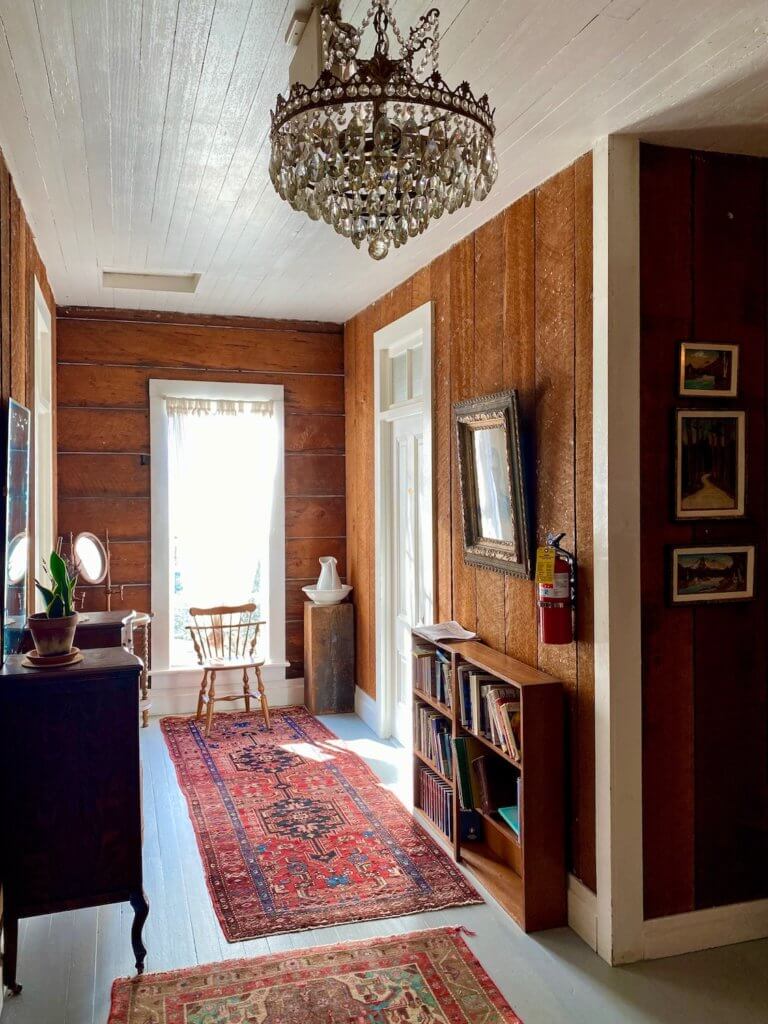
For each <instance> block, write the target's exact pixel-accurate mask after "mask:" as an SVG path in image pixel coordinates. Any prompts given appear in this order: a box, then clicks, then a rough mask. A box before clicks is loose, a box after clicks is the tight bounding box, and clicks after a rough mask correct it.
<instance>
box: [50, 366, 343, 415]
mask: <svg viewBox="0 0 768 1024" xmlns="http://www.w3.org/2000/svg"><path fill="white" fill-rule="evenodd" d="M178 376H179V371H178V370H176V369H166V368H164V367H144V366H115V365H111V364H108V363H105V364H103V365H102V364H83V363H61V362H60V363H59V366H58V392H59V404H60V405H62V406H64V405H82V406H88V407H89V408H97V407H99V406H106V407H111V408H115V407H123V406H128V407H133V408H142V407H144V406H146V404H147V396H148V394H149V383H148V382H149V381H150V379H154V380H175V379H176V378H177V377H178ZM209 376H210V374H209V372H208V371H206V370H191V369H189V367H185V368H184V379H185V380H205V379H206V378H207V377H209ZM216 380H220V381H225V382H227V383H235V384H282V385H283V387H284V389H285V391H284V399H285V411H286V413H292V412H307V413H311V414H318V413H338V414H343V412H344V383H343V379H342V378H341V377H332V376H321V375H314V374H304V373H295V374H282V373H255V372H251V373H247V372H236V371H232V370H227V371H225V370H220V371H218V372H217V374H216Z"/></svg>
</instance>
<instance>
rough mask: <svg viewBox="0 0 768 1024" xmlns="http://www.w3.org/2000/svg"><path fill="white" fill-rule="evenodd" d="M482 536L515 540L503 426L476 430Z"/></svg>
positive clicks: (477, 475)
mask: <svg viewBox="0 0 768 1024" xmlns="http://www.w3.org/2000/svg"><path fill="white" fill-rule="evenodd" d="M472 434H473V438H472V441H473V452H474V457H475V479H476V480H477V503H478V520H479V526H480V536H481V537H484V538H487V539H488V540H503V541H508V542H510V543H511V542H513V541H514V540H515V527H514V521H513V519H512V494H511V492H510V488H509V469H508V465H507V436H506V431H505V430H504V428H503V427H502V426H494V427H489V428H484V429H479V430H473V431H472Z"/></svg>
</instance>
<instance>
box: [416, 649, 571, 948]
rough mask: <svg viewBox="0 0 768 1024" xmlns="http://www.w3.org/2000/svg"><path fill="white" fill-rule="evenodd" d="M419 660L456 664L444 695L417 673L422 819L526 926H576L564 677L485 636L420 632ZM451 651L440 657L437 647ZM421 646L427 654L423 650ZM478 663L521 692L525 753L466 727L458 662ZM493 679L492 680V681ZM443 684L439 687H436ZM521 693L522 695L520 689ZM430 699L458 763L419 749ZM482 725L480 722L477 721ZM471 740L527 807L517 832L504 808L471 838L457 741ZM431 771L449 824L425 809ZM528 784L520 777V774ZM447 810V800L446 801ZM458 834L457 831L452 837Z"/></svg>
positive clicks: (513, 797)
mask: <svg viewBox="0 0 768 1024" xmlns="http://www.w3.org/2000/svg"><path fill="white" fill-rule="evenodd" d="M413 646H414V652H415V653H414V661H415V660H416V658H417V657H420V658H425V659H431V664H432V665H434V663H435V660H436V659H438V658H443V659H445V660H446V662H447V665H448V668H447V670H446V674H447V679H446V678H445V677H444V684H443V685H444V686H445V687H447V688H449V691H447V692H446V693H445V694H443V696H445V697H446V700H440V699H438V697H437V696H435V695H434V693H428V692H426V689H422V688H419V686H418V685H417V679H418V678H422V679H423V672H424V669H423V668H422V669H421V673H422V674H421V676H419V673H417V672H414V687H413V706H414V719H415V721H414V754H413V767H414V773H413V777H414V810H415V813H416V814H417V816H418V817H419V819H420V820H423V821H425V822H426V823H427V825H428V827H429V828H430V829H431V830H432V832H433V834H436V835H437V836H438V837H439V838H440V839H442V841H443V842H445V843H446V844H448V845H449V846H450V847H451V850H452V852H453V855H454V858H455V859H456V860H457V861H459V862H461V863H462V864H464V866H466V867H467V868H469V870H470V871H471V872H472V873H473V874H474V875H475V876H476V878H477V880H478V882H479V883H480V884H481V885H482V886H483V887H484V888H485V889H487V890H488V892H490V894H491V895H492V896H493V897H494V898H495V899H496V900H497V901H498V902H499V903H500V904H501V905H502V906H503V907H504V908H505V910H506V911H507V912H508V913H509V914H510V915H511V916H512V917H513V918H514V919H515V921H516V922H517V923H518V924H519V925H520V927H521V928H523V930H524V931H526V932H531V931H538V930H540V929H543V928H554V927H557V926H559V925H563V924H566V923H567V908H566V866H565V760H564V754H565V751H564V733H563V729H564V693H563V687H562V683H561V682H559V681H558V680H557V679H554V678H553V677H552V676H548V675H546V674H545V673H544V672H539V671H538V670H536V669H534V668H531V667H530V666H529V665H525V664H523V663H522V662H520V661H516V660H515V659H514V658H509V657H507V656H506V655H504V654H500V653H499V652H498V651H494V650H493V649H492V648H490V647H486V645H485V644H482V643H479V642H478V641H474V640H471V641H468V642H465V643H455V642H451V643H447V642H446V643H437V644H433V643H429V642H428V641H426V640H424V639H423V638H422V637H420V636H418V635H417V634H414V636H413ZM438 651H440V652H442V653H441V654H440V655H438V654H437V652H438ZM416 652H422V653H420V654H419V653H416ZM462 664H467V665H469V666H471V669H470V671H474V670H477V671H478V672H480V673H482V674H483V675H485V676H492V677H494V683H495V682H496V681H498V683H499V684H500V685H506V686H510V687H513V688H514V689H516V690H517V691H519V694H520V697H519V700H520V730H519V732H520V737H519V738H520V756H519V759H518V758H516V757H515V756H513V753H511V752H507V751H505V750H503V749H502V747H501V746H498V745H497V744H496V743H494V742H493V741H492V739H491V738H490V737H489V736H485V735H482V734H481V733H480V732H479V730H475V729H469V728H467V727H466V726H464V725H463V724H462V716H461V711H460V708H461V702H460V694H459V673H458V671H457V670H458V668H459V666H460V665H462ZM491 685H493V684H491ZM434 689H436V688H434ZM513 699H515V700H516V699H517V698H516V696H515V697H514V698H513ZM423 706H426V707H427V708H428V709H431V711H430V712H427V714H430V713H431V712H436V713H437V714H439V715H440V716H442V718H444V719H445V720H446V723H445V725H443V724H442V723H440V727H442V728H444V729H445V731H446V733H447V734H449V735H450V738H451V742H450V750H451V755H452V765H451V768H450V770H446V768H447V766H446V765H445V764H443V765H442V766H438V764H437V763H436V760H435V758H434V757H430V756H428V754H427V753H426V752H425V751H423V750H421V749H418V739H419V730H418V729H417V728H416V718H417V716H418V714H419V710H420V708H421V707H423ZM473 724H475V723H473ZM462 737H464V738H467V737H470V738H472V740H473V741H474V744H473V745H479V746H478V749H480V748H482V751H483V753H484V754H487V755H488V760H487V762H485V767H486V771H487V772H488V773H491V774H492V775H496V776H498V777H497V778H496V779H495V780H494V781H495V783H496V786H497V787H498V789H500V790H501V791H502V792H504V791H505V789H506V788H507V787H508V790H509V803H510V804H517V798H518V797H519V804H517V806H518V827H519V833H516V832H515V831H514V829H513V828H511V827H510V825H508V824H507V822H506V821H504V820H503V819H502V818H501V817H500V816H499V815H498V814H486V813H484V812H483V811H482V810H481V809H479V808H476V810H477V815H478V820H479V825H480V834H479V836H478V838H477V839H462V838H461V824H460V809H461V808H460V797H459V787H458V784H457V773H458V768H457V761H456V754H455V748H454V746H453V740H454V739H457V738H462ZM430 772H431V773H432V777H430V778H429V783H428V785H429V786H430V787H431V789H430V790H429V792H430V794H433V793H434V792H435V791H437V792H438V793H439V794H445V796H444V800H445V802H446V803H447V804H448V805H449V808H450V816H451V817H450V824H449V826H448V829H446V828H443V827H441V824H440V822H439V820H436V819H440V817H441V815H440V814H439V813H438V814H435V813H434V807H435V803H434V796H432V800H431V807H432V811H433V813H432V814H431V815H430V814H428V813H427V811H425V810H424V808H423V807H422V806H421V804H422V803H425V804H426V803H427V802H428V801H427V800H426V799H423V798H422V796H421V794H422V793H423V792H424V788H425V783H424V777H425V774H427V775H428V773H430ZM518 779H519V780H520V781H519V784H518V781H517V780H518ZM439 806H440V808H442V806H443V804H440V805H439ZM449 833H450V835H449Z"/></svg>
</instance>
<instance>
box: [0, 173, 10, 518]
mask: <svg viewBox="0 0 768 1024" xmlns="http://www.w3.org/2000/svg"><path fill="white" fill-rule="evenodd" d="M0 343H1V345H0V348H1V352H0V385H1V386H2V399H3V408H5V402H7V400H8V398H9V396H10V393H11V179H10V175H9V174H8V168H7V167H6V166H5V161H4V160H3V158H2V156H1V155H0ZM4 435H5V427H3V429H2V430H0V439H1V440H2V442H3V443H2V450H3V451H5V439H4ZM3 515H5V512H3ZM3 536H5V534H3Z"/></svg>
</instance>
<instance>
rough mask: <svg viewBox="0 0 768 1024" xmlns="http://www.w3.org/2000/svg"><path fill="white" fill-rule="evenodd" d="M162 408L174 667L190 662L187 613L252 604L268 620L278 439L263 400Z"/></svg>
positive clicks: (176, 401) (190, 401)
mask: <svg viewBox="0 0 768 1024" xmlns="http://www.w3.org/2000/svg"><path fill="white" fill-rule="evenodd" d="M165 404H166V412H167V417H168V453H169V462H168V474H169V479H168V490H169V511H170V518H171V522H170V527H171V528H170V530H169V535H170V541H171V545H172V550H171V559H170V564H171V568H172V571H173V574H174V578H173V580H172V581H171V591H172V594H171V603H172V609H173V623H172V632H173V644H172V648H173V650H172V660H173V661H174V663H176V664H179V663H186V662H190V661H193V660H194V658H193V656H192V652H191V649H190V646H189V643H188V640H187V634H186V631H185V629H184V626H185V625H186V624H187V610H188V609H189V608H190V607H194V606H198V607H211V606H214V605H219V604H229V605H234V604H244V603H245V602H247V601H251V600H253V601H255V603H256V604H257V605H258V606H259V609H260V611H259V614H260V617H261V618H264V619H266V618H268V615H269V538H270V528H271V515H272V504H273V498H274V487H275V475H276V469H277V445H278V438H277V436H276V435H277V428H276V421H275V416H274V407H273V403H272V402H270V401H263V402H257V401H233V400H223V399H200V398H173V397H167V398H166V399H165ZM262 640H263V641H264V643H266V632H263V633H262ZM263 653H264V655H265V657H267V658H268V657H269V652H268V651H263Z"/></svg>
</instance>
